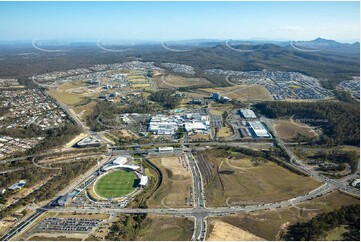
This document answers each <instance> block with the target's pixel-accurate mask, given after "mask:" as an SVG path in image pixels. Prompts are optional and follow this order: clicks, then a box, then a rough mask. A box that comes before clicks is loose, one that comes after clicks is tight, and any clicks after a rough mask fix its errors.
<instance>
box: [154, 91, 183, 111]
mask: <svg viewBox="0 0 361 242" xmlns="http://www.w3.org/2000/svg"><path fill="white" fill-rule="evenodd" d="M149 99H150V100H151V101H154V102H157V103H159V104H161V105H162V106H163V107H164V108H166V109H173V108H176V107H177V106H178V105H179V104H180V101H181V98H179V97H175V96H174V90H168V89H166V90H159V91H157V92H154V93H152V94H151V95H150V96H149Z"/></svg>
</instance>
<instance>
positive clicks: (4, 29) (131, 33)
mask: <svg viewBox="0 0 361 242" xmlns="http://www.w3.org/2000/svg"><path fill="white" fill-rule="evenodd" d="M359 4H360V3H359V2H358V1H356V2H0V40H34V39H37V40H40V39H43V40H45V39H84V40H85V39H97V40H99V39H100V40H106V39H128V40H156V41H162V40H163V41H167V40H185V39H242V40H312V39H315V38H317V37H322V38H326V39H334V40H337V41H341V42H353V41H358V40H359V36H360V5H359Z"/></svg>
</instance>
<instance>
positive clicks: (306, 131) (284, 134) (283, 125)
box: [274, 119, 317, 140]
mask: <svg viewBox="0 0 361 242" xmlns="http://www.w3.org/2000/svg"><path fill="white" fill-rule="evenodd" d="M274 122H275V124H274V128H275V129H276V131H277V134H278V135H279V136H280V138H281V139H285V140H290V139H293V138H295V137H296V136H297V135H298V134H300V135H302V136H305V137H307V138H313V137H315V136H317V133H316V132H315V131H314V130H313V129H312V128H311V127H307V126H306V125H304V124H299V123H292V122H291V121H290V120H285V119H278V120H275V121H274Z"/></svg>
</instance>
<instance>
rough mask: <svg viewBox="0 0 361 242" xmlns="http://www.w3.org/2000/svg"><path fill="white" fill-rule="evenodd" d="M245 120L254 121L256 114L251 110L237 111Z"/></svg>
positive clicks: (242, 109)
mask: <svg viewBox="0 0 361 242" xmlns="http://www.w3.org/2000/svg"><path fill="white" fill-rule="evenodd" d="M239 111H240V112H241V114H242V116H243V118H245V119H255V118H257V116H256V114H255V113H254V112H253V111H252V110H251V109H248V108H247V109H246V108H241V109H240V110H239Z"/></svg>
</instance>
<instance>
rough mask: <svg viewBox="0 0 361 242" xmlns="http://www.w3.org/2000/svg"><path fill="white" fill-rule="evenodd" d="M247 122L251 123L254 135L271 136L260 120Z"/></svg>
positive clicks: (260, 136) (251, 130)
mask: <svg viewBox="0 0 361 242" xmlns="http://www.w3.org/2000/svg"><path fill="white" fill-rule="evenodd" d="M247 123H248V125H249V129H250V132H251V133H252V134H253V136H255V137H258V138H269V137H270V135H269V133H268V131H267V129H266V128H265V127H264V125H263V124H262V123H261V122H260V121H248V122H247Z"/></svg>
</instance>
